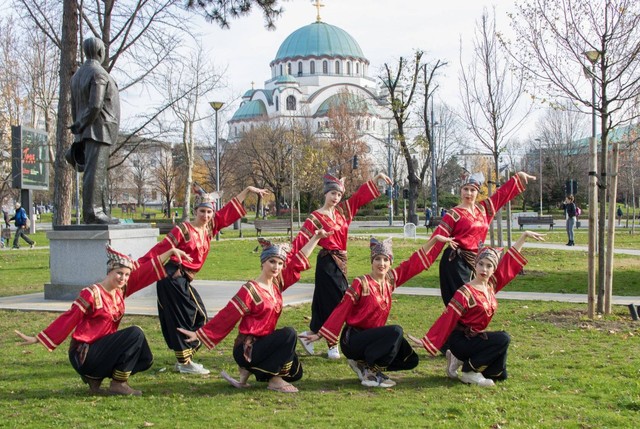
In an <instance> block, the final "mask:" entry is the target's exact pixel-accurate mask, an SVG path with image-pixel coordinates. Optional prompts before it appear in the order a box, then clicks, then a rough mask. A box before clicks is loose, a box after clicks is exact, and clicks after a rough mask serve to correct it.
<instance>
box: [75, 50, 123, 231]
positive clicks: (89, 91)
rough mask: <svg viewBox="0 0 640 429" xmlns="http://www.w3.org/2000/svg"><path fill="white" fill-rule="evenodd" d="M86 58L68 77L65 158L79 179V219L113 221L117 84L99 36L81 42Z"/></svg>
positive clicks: (117, 117) (87, 222) (118, 103)
mask: <svg viewBox="0 0 640 429" xmlns="http://www.w3.org/2000/svg"><path fill="white" fill-rule="evenodd" d="M82 48H83V50H84V54H85V56H86V58H87V59H86V61H85V62H84V64H82V65H81V66H80V68H79V69H78V71H76V72H75V74H74V75H73V77H72V78H71V103H72V104H71V114H72V115H73V124H72V125H71V126H70V127H69V128H70V129H71V132H72V133H73V134H74V143H73V146H72V148H71V149H70V150H69V151H68V152H67V154H66V159H67V161H69V162H70V163H71V164H72V165H73V166H74V167H75V168H76V169H78V171H83V170H84V175H83V179H82V219H83V222H84V223H85V224H115V223H118V219H114V218H112V217H111V215H110V210H109V204H108V194H107V193H108V186H107V181H108V175H107V167H108V166H109V154H110V150H111V149H110V146H111V145H112V144H113V143H116V142H117V139H118V128H119V125H120V96H119V93H118V86H117V85H116V82H115V81H114V80H113V78H112V77H111V76H110V75H109V73H108V72H107V71H106V70H105V69H104V68H103V67H102V62H103V61H104V55H105V48H104V43H103V42H102V40H100V39H96V38H90V39H86V40H85V41H84V43H83V44H82Z"/></svg>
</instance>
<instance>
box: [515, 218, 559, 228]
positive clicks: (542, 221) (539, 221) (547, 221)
mask: <svg viewBox="0 0 640 429" xmlns="http://www.w3.org/2000/svg"><path fill="white" fill-rule="evenodd" d="M525 225H549V229H553V226H554V225H555V223H554V222H553V216H518V226H519V227H520V229H521V230H522V229H523V228H524V226H525Z"/></svg>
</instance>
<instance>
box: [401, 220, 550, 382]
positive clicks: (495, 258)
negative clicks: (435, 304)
mask: <svg viewBox="0 0 640 429" xmlns="http://www.w3.org/2000/svg"><path fill="white" fill-rule="evenodd" d="M527 238H533V239H535V240H538V241H541V240H544V235H543V234H538V233H536V232H532V231H525V232H524V233H523V234H522V236H521V237H520V238H519V239H518V241H517V242H516V243H515V244H514V245H513V247H511V248H509V249H508V250H507V252H506V254H505V255H504V256H503V257H502V259H501V258H500V253H499V252H498V251H497V250H495V249H493V248H490V247H483V248H481V249H480V250H479V251H478V254H477V256H476V258H475V272H476V277H475V278H474V279H473V280H471V281H470V282H468V283H466V284H465V285H463V286H462V287H461V288H459V289H458V290H457V291H456V293H455V294H454V296H453V298H452V299H451V301H449V304H448V305H447V308H446V309H445V311H444V312H443V313H442V315H441V316H440V317H439V318H438V320H436V321H435V323H434V324H433V326H432V327H431V329H429V332H427V334H426V335H425V336H424V337H423V338H422V340H418V339H416V338H414V337H411V336H409V338H410V339H411V340H412V341H413V342H415V343H416V344H418V345H420V346H423V347H424V348H425V349H426V350H427V352H429V353H430V354H431V355H433V356H436V355H437V354H438V353H439V350H440V349H441V347H442V345H443V344H444V343H445V341H447V338H448V339H449V341H448V343H449V345H450V349H449V350H447V353H446V355H447V375H448V376H449V377H450V378H454V379H455V378H458V379H459V380H460V381H462V382H463V383H467V384H478V385H480V386H494V385H495V383H494V380H505V379H506V378H507V349H508V348H509V342H510V340H511V338H510V337H509V334H507V333H506V332H504V331H498V332H490V331H485V329H486V328H487V326H489V323H490V322H491V319H492V318H493V315H494V314H495V312H496V310H497V308H498V301H497V300H496V293H498V292H499V291H500V290H502V288H503V287H505V286H506V285H507V284H508V283H509V282H510V281H511V280H513V278H514V277H515V276H516V275H517V274H518V273H519V272H520V271H521V270H522V268H523V267H524V266H525V265H526V263H527V260H526V259H525V257H524V256H522V254H521V253H520V250H521V249H522V246H523V245H524V242H525V240H526V239H527ZM460 366H462V373H461V374H460V375H459V376H458V368H459V367H460Z"/></svg>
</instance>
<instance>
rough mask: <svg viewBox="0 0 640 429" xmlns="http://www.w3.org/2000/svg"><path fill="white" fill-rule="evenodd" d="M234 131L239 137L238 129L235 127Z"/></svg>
mask: <svg viewBox="0 0 640 429" xmlns="http://www.w3.org/2000/svg"><path fill="white" fill-rule="evenodd" d="M233 129H234V131H235V134H236V137H238V127H233Z"/></svg>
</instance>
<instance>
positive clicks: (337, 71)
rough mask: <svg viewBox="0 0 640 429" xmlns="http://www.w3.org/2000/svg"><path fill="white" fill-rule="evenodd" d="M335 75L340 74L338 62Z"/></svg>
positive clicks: (337, 62)
mask: <svg viewBox="0 0 640 429" xmlns="http://www.w3.org/2000/svg"><path fill="white" fill-rule="evenodd" d="M336 74H340V61H336Z"/></svg>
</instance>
